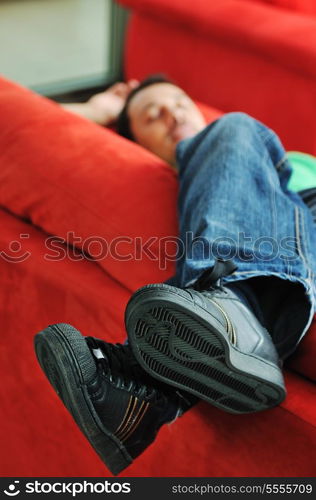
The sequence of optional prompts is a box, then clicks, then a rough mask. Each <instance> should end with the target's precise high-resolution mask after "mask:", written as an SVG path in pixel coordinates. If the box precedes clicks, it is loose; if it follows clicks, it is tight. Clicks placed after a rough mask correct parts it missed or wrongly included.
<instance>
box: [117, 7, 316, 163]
mask: <svg viewBox="0 0 316 500" xmlns="http://www.w3.org/2000/svg"><path fill="white" fill-rule="evenodd" d="M119 1H120V3H122V4H123V5H125V6H127V7H129V8H130V9H131V16H130V22H129V26H128V33H127V38H126V47H125V76H126V77H127V78H131V77H136V78H143V77H145V76H147V75H148V74H150V73H155V72H159V71H160V72H165V73H167V74H168V75H169V76H170V77H172V78H173V79H174V80H175V81H176V82H178V84H179V85H180V86H181V87H183V88H184V90H186V91H187V92H188V93H189V94H190V95H191V96H192V97H193V98H194V99H197V100H200V101H202V102H205V103H207V104H209V105H211V106H214V107H216V108H218V109H222V110H223V111H226V112H229V111H244V112H246V113H249V114H250V115H252V116H254V117H255V118H257V119H259V120H261V121H263V122H265V123H266V124H267V125H268V126H270V127H271V128H273V129H274V130H275V131H276V132H277V133H278V134H279V135H280V137H281V139H282V141H283V143H284V145H285V147H286V148H287V149H292V150H298V151H305V152H307V153H311V154H316V120H315V109H316V65H315V60H316V19H314V18H312V17H310V18H309V17H307V16H298V15H296V14H295V13H293V12H291V11H286V10H284V9H283V10H282V13H281V14H282V15H281V14H278V11H279V10H280V9H275V8H274V7H273V6H271V5H266V4H264V3H261V2H259V1H258V2H257V1H255V2H250V1H249V0H221V1H220V2H210V1H209V0H195V1H194V2H183V0H119Z"/></svg>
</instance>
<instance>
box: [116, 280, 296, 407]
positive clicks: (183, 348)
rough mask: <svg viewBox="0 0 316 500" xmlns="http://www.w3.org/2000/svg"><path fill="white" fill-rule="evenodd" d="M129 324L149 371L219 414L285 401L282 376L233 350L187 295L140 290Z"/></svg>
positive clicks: (129, 309) (175, 291)
mask: <svg viewBox="0 0 316 500" xmlns="http://www.w3.org/2000/svg"><path fill="white" fill-rule="evenodd" d="M125 324H126V329H127V332H128V337H129V342H130V346H131V348H132V350H133V353H134V355H135V357H136V359H137V361H138V362H139V364H140V365H141V366H142V367H143V369H144V370H145V371H147V372H148V373H149V374H150V375H151V376H153V377H154V378H156V379H158V380H161V381H163V382H165V383H167V384H169V385H172V386H174V387H178V388H180V389H182V390H185V391H187V392H190V393H191V394H194V395H195V396H198V397H199V398H201V399H204V400H205V401H207V402H209V403H211V404H212V405H214V406H217V407H218V408H221V409H223V410H225V411H228V412H230V413H235V414H243V413H254V412H259V411H262V410H266V409H268V408H272V407H274V406H277V405H279V404H280V403H281V402H282V401H283V400H284V398H285V396H286V391H285V387H284V381H283V376H282V372H281V370H280V369H279V368H277V367H275V366H274V365H273V364H272V363H269V362H267V361H265V360H263V359H262V358H259V357H256V356H254V355H251V354H245V353H243V352H241V351H239V350H238V349H237V348H236V347H234V346H233V345H232V344H231V343H230V342H229V340H228V338H227V333H226V332H225V330H224V329H222V330H221V329H220V328H219V325H218V323H216V320H214V318H213V316H212V315H211V314H210V313H209V312H207V311H206V310H205V309H203V308H202V307H200V306H199V305H197V304H195V303H193V301H192V299H191V296H190V295H189V294H188V293H187V292H185V291H184V290H180V289H175V288H174V287H171V286H169V285H164V284H161V285H147V286H145V287H143V288H141V289H140V290H138V291H137V292H136V293H135V294H134V295H133V296H132V298H131V300H130V301H129V303H128V305H127V308H126V313H125Z"/></svg>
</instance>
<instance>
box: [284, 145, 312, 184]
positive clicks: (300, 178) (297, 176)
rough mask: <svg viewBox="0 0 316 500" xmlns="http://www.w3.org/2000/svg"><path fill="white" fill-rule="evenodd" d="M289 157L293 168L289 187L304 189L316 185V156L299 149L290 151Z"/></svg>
mask: <svg viewBox="0 0 316 500" xmlns="http://www.w3.org/2000/svg"><path fill="white" fill-rule="evenodd" d="M287 157H288V160H289V162H290V164H291V166H292V168H293V173H292V175H291V178H290V181H289V184H288V188H289V189H291V190H292V191H302V190H303V189H309V188H312V187H316V157H315V156H312V155H309V154H306V153H299V152H298V151H289V152H288V153H287Z"/></svg>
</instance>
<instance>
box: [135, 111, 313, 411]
mask: <svg viewBox="0 0 316 500" xmlns="http://www.w3.org/2000/svg"><path fill="white" fill-rule="evenodd" d="M177 153H178V162H179V167H180V194H179V216H180V236H181V241H182V243H183V246H184V247H185V252H182V255H181V258H180V259H179V261H178V262H177V273H176V277H175V279H174V281H173V284H175V285H176V286H177V287H179V288H177V289H176V290H178V298H177V299H174V305H173V306H172V305H171V304H172V300H173V299H172V297H171V295H172V289H171V288H169V289H168V288H167V285H152V286H151V287H146V288H144V289H140V291H138V292H136V294H135V295H134V297H133V298H132V300H131V301H130V303H129V305H128V307H127V311H126V324H127V330H128V333H129V338H130V341H131V345H132V348H133V352H134V354H135V356H136V357H137V359H138V361H139V363H140V364H141V365H142V366H143V368H144V369H147V371H148V372H149V373H151V374H152V375H153V376H156V377H157V378H160V379H161V380H164V381H168V382H169V383H173V385H175V386H177V387H186V388H187V389H189V390H191V391H192V393H194V394H199V395H200V396H201V397H204V399H206V400H207V401H209V402H211V403H213V404H215V405H217V406H219V407H222V408H224V409H227V410H228V411H236V412H240V413H242V412H246V411H258V410H260V409H265V408H267V407H269V406H273V405H274V404H278V402H279V401H280V400H281V397H282V389H281V386H282V382H281V380H280V373H277V372H278V368H277V365H278V359H277V358H278V355H277V354H276V352H275V348H274V345H273V344H271V339H270V336H269V335H268V334H267V332H266V331H265V330H264V329H262V325H260V323H256V321H257V320H258V319H260V321H261V323H262V321H263V322H264V323H265V325H266V324H269V326H270V327H271V328H272V330H273V331H271V332H270V333H271V335H272V337H273V340H274V342H275V344H277V345H278V351H279V355H280V356H281V357H282V358H285V357H286V356H287V355H289V353H290V352H292V351H293V349H294V348H295V346H296V345H297V342H298V341H299V339H300V338H301V336H302V335H303V333H305V331H306V330H307V328H308V326H309V324H310V322H311V319H312V315H313V311H314V298H315V293H314V292H315V281H314V270H315V255H313V253H312V250H313V249H315V248H316V245H315V232H314V230H313V226H312V219H311V215H310V213H309V211H308V209H307V207H306V206H305V205H304V203H303V202H302V201H301V199H300V198H299V196H297V195H296V194H294V193H291V192H289V191H288V190H287V182H288V179H289V176H290V172H291V170H290V167H289V165H288V163H287V161H286V159H285V152H284V150H283V147H282V145H281V143H280V141H279V139H278V138H277V136H276V135H275V134H274V133H273V132H272V131H271V130H269V129H268V128H266V127H265V126H264V125H262V124H261V123H259V122H257V121H255V120H253V119H252V118H250V117H249V116H247V115H245V114H243V113H232V114H228V115H226V116H224V117H223V118H221V119H220V120H218V121H217V122H215V123H213V124H212V125H210V126H208V127H206V129H204V130H203V131H202V132H201V133H199V134H198V135H197V136H195V137H194V138H192V139H188V140H185V141H182V142H181V143H180V144H179V145H178V151H177ZM180 250H182V248H180ZM180 253H181V252H180ZM217 259H224V260H225V259H226V260H227V259H233V260H234V262H235V264H236V265H237V271H235V272H233V273H232V274H231V275H228V276H227V275H226V274H227V273H225V269H224V267H225V266H224V265H223V264H221V265H222V268H223V273H222V276H223V282H224V283H225V284H226V285H225V287H224V288H225V289H224V290H223V293H222V292H220V291H216V287H214V286H213V285H214V283H213V284H212V281H210V282H209V287H210V289H212V293H211V295H210V294H208V293H207V292H205V293H204V294H203V293H200V294H198V293H197V292H196V290H193V287H195V288H196V285H197V284H198V287H199V288H198V290H199V291H200V292H201V291H202V290H201V275H202V282H204V288H207V287H205V283H207V280H205V272H206V273H207V270H208V269H210V268H211V269H212V268H213V267H214V264H215V262H216V260H217ZM220 268H221V267H220V266H216V269H213V272H212V273H211V276H213V278H214V276H215V275H216V274H217V277H219V276H220V274H218V271H219V270H220ZM228 284H230V285H228ZM263 284H264V286H262V285H263ZM245 285H246V286H245ZM258 285H260V286H258ZM164 287H165V288H164ZM188 287H189V288H188ZM261 288H263V290H264V292H265V293H261V291H260V289H261ZM276 288H277V289H278V294H277V295H276V294H273V290H274V289H276ZM179 289H182V290H179ZM183 289H184V290H183ZM228 290H229V292H228ZM224 294H226V297H224ZM188 295H190V297H189V296H188ZM276 297H278V302H279V313H280V317H278V316H276V312H277V311H275V307H274V305H275V299H276ZM208 299H209V300H208ZM190 301H191V304H190V305H189V304H188V302H190ZM211 302H212V305H210V303H211ZM258 302H259V306H261V308H262V315H260V314H257V313H258V308H257V307H256V305H257V304H258ZM180 303H181V304H180ZM214 303H217V306H218V305H220V307H219V310H221V311H222V313H220V312H219V311H218V310H217V311H216V306H215V305H214ZM198 308H200V309H199V314H197V312H196V311H197V309H198ZM245 308H246V309H247V311H246V310H245ZM202 309H204V310H207V313H208V319H207V318H206V316H205V315H204V312H203V311H202ZM254 312H255V314H253V313H254ZM221 314H222V318H221V317H220V315H221ZM199 315H200V318H199V319H198V316H199ZM247 315H248V316H247ZM259 316H260V318H259ZM262 316H263V319H262ZM275 317H276V319H277V321H275V322H274V321H271V318H273V319H275ZM214 318H215V319H214ZM289 319H291V322H290V321H289ZM245 320H246V321H245ZM216 321H217V324H218V327H217V326H216ZM225 321H226V323H225ZM225 325H226V326H225ZM289 326H290V329H289ZM203 329H204V330H203ZM203 331H204V333H203ZM223 331H224V333H223ZM236 331H237V335H236ZM197 332H199V333H197ZM233 333H234V334H235V337H234V335H233ZM193 338H195V340H192V339H193ZM211 338H212V340H210V339H211ZM203 342H207V343H208V345H207V349H208V353H207V352H206V347H201V346H202V344H203ZM259 345H261V349H258V348H257V347H256V346H259ZM203 346H204V344H203ZM217 348H218V349H217ZM216 349H217V350H216ZM255 357H256V358H257V360H259V361H260V360H261V361H262V363H261V364H260V362H259V361H258V363H254V358H255ZM180 358H182V360H180ZM185 358H186V359H187V362H186V361H185ZM216 358H217V359H216ZM235 358H236V359H235ZM237 358H238V359H237ZM198 360H200V361H201V365H203V366H198V365H197V362H198ZM244 361H245V363H244ZM265 361H266V362H268V363H269V370H270V373H272V372H273V366H274V368H275V372H274V373H275V379H274V380H272V379H270V380H268V379H269V377H268V375H266V373H265V368H266V365H265ZM252 362H253V363H254V365H253V367H252V369H250V364H251V363H252ZM190 363H191V365H190ZM194 363H195V365H194ZM246 365H248V367H249V369H248V371H247V368H246ZM203 370H204V371H203ZM269 370H268V372H269ZM254 373H255V374H256V375H255V374H254ZM203 377H204V378H203ZM207 378H208V380H207ZM196 381H198V383H199V384H200V385H199V386H198V384H195V382H196ZM265 381H266V383H265ZM194 384H195V385H194ZM201 384H202V385H201ZM203 384H204V385H203ZM238 384H239V385H238ZM260 384H261V385H260ZM212 389H213V393H212ZM217 389H218V390H217ZM273 393H275V398H274V397H273V396H271V398H270V399H269V394H271V395H272V394H273ZM258 394H259V396H258ZM264 394H265V396H266V401H265V404H263V400H264V396H263V395H264ZM257 396H258V398H257Z"/></svg>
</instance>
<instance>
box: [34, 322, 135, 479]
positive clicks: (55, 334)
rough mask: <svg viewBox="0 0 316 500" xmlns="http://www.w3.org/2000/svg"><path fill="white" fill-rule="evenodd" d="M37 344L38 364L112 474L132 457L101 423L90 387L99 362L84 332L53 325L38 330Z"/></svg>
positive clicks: (121, 468)
mask: <svg viewBox="0 0 316 500" xmlns="http://www.w3.org/2000/svg"><path fill="white" fill-rule="evenodd" d="M34 346H35V352H36V356H37V359H38V361H39V364H40V366H41V368H42V370H43V372H44V373H45V375H46V377H47V378H48V380H49V382H50V383H51V385H52V386H53V388H54V389H55V391H56V392H57V394H58V396H59V397H60V399H61V401H62V402H63V403H64V405H65V406H66V408H67V410H68V411H69V412H70V414H71V415H72V417H73V418H74V420H75V422H76V424H77V425H78V426H79V428H80V430H81V431H82V432H83V434H84V435H85V436H86V438H87V439H88V441H89V442H90V444H91V445H92V447H93V448H94V450H95V451H96V452H97V454H98V455H99V456H100V458H101V460H102V461H103V462H104V463H105V465H106V466H107V467H108V469H109V470H110V471H111V472H112V474H114V475H116V474H118V473H119V472H121V471H122V470H123V469H125V468H126V467H127V466H128V465H130V464H131V463H132V461H133V459H132V458H131V457H130V455H129V454H128V452H127V450H126V449H125V447H124V446H123V445H122V443H121V442H120V441H119V440H118V439H117V438H116V437H115V436H114V435H113V434H112V433H111V432H109V431H108V430H107V429H106V428H105V427H104V426H103V424H102V422H101V420H100V419H99V417H98V414H97V413H96V411H95V409H94V407H93V405H92V403H91V400H90V396H89V394H88V390H87V384H88V383H89V382H91V380H93V378H94V377H95V376H96V365H95V362H94V359H93V356H92V354H91V353H90V350H89V348H88V346H87V344H86V342H85V340H84V337H83V336H82V335H81V333H80V332H79V331H78V330H76V329H75V328H73V327H72V326H70V325H66V324H58V325H52V326H49V327H48V328H46V329H45V330H43V331H41V332H40V333H38V334H37V335H36V336H35V338H34Z"/></svg>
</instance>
